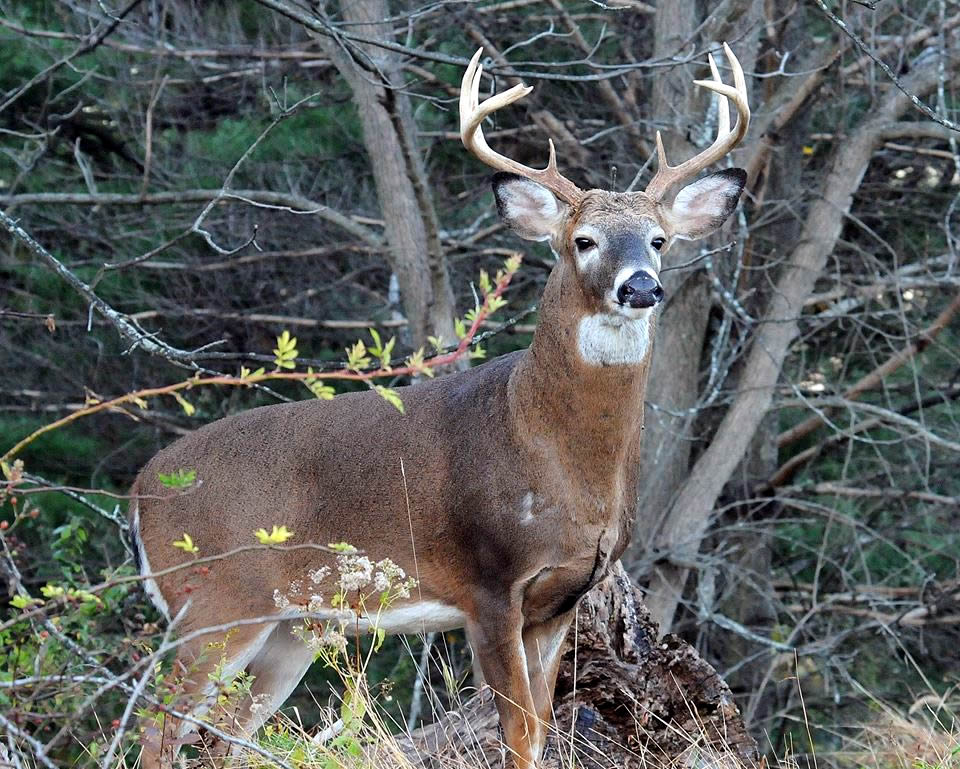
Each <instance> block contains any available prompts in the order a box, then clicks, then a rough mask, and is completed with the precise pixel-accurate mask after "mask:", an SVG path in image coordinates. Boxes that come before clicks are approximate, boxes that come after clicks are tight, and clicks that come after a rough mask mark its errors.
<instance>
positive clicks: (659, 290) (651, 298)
mask: <svg viewBox="0 0 960 769" xmlns="http://www.w3.org/2000/svg"><path fill="white" fill-rule="evenodd" d="M617 301H618V302H620V304H622V305H625V306H627V307H632V308H634V309H640V308H644V307H653V306H654V305H657V304H659V303H660V302H662V301H663V286H661V285H660V281H659V280H657V279H656V278H655V277H653V276H652V275H651V274H650V273H649V272H647V271H646V270H637V271H636V272H635V273H633V275H631V276H630V277H629V278H627V279H626V280H625V281H623V283H621V284H620V287H619V288H618V289H617Z"/></svg>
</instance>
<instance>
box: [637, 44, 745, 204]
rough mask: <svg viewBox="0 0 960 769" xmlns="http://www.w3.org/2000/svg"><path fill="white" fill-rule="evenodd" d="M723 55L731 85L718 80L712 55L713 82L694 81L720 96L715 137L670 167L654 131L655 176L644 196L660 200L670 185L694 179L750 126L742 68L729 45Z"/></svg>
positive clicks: (735, 142)
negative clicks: (732, 121) (733, 123)
mask: <svg viewBox="0 0 960 769" xmlns="http://www.w3.org/2000/svg"><path fill="white" fill-rule="evenodd" d="M723 52H724V54H725V55H726V57H727V61H728V62H730V69H731V70H732V71H733V83H734V84H733V85H732V86H731V85H727V84H726V83H724V82H723V81H722V80H721V78H720V71H719V70H718V69H717V63H716V62H715V61H714V59H713V56H712V55H711V56H709V60H710V73H711V75H712V76H713V79H712V80H694V81H693V82H694V85H698V86H702V87H704V88H709V89H710V90H711V91H713V92H714V93H716V94H717V95H718V96H719V97H720V104H719V109H720V117H719V120H718V121H717V138H716V139H715V140H714V142H713V144H711V145H710V146H709V147H708V148H707V149H705V150H704V151H703V152H701V153H700V154H699V155H697V156H696V157H692V158H690V159H689V160H687V161H685V162H683V163H681V164H680V165H678V166H671V165H669V164H668V163H667V153H666V152H665V151H664V149H663V140H662V139H661V138H660V132H659V131H657V165H658V167H657V173H656V174H655V175H654V177H653V179H652V180H651V181H650V184H648V185H647V189H646V193H647V194H648V195H650V196H651V197H653V198H658V199H659V198H662V197H663V196H664V195H665V194H666V192H667V190H669V189H670V187H672V186H673V185H675V184H677V183H679V182H681V181H683V180H684V179H688V178H690V177H691V176H694V175H696V174H698V173H700V171H702V170H703V169H704V168H706V167H707V166H709V165H711V164H713V163H716V162H717V161H718V160H720V159H721V158H722V157H723V156H724V155H726V154H727V153H729V152H730V151H731V150H733V148H734V147H736V146H737V145H738V144H739V143H740V142H741V141H742V140H743V137H744V136H745V135H746V133H747V128H748V126H749V125H750V105H749V103H748V100H747V81H746V78H744V76H743V69H742V68H741V66H740V62H739V61H738V60H737V57H736V56H735V55H734V53H733V51H731V50H730V46H729V45H727V44H726V43H724V44H723ZM728 99H729V100H730V101H732V102H733V106H734V107H735V108H736V110H737V124H736V126H734V128H733V130H732V131H731V130H730V112H729V109H728V105H727V100H728Z"/></svg>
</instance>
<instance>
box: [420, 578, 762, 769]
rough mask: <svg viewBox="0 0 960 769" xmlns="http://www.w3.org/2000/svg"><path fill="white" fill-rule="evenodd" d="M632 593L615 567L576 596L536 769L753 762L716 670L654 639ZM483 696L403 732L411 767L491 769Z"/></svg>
mask: <svg viewBox="0 0 960 769" xmlns="http://www.w3.org/2000/svg"><path fill="white" fill-rule="evenodd" d="M640 601H641V595H640V592H639V590H638V589H637V588H636V587H635V586H634V585H633V583H632V582H631V581H630V577H629V576H628V575H627V574H626V572H625V571H624V570H623V568H622V567H621V566H620V564H619V563H618V564H617V565H616V566H615V568H614V570H613V572H612V573H611V574H610V576H608V577H607V579H605V580H604V581H603V582H601V583H600V584H599V585H597V587H596V588H594V589H593V590H592V591H591V592H590V593H588V594H587V596H586V597H585V598H584V599H583V601H582V602H581V604H580V607H579V614H578V620H577V626H576V631H575V633H574V632H571V634H570V636H569V637H568V638H567V641H566V643H567V650H566V652H565V655H564V660H563V664H562V666H561V668H560V676H559V679H558V682H557V690H556V695H555V698H554V709H555V714H556V724H555V726H556V729H554V730H552V733H551V737H550V739H549V742H548V745H547V750H546V753H545V756H544V760H543V767H544V769H560V767H563V766H570V765H571V761H570V759H571V751H572V752H573V753H575V754H576V755H575V758H576V765H577V766H582V767H589V768H591V769H594V768H595V769H600V768H601V767H602V768H604V769H606V768H607V767H609V768H610V769H613V767H617V769H622V768H624V767H626V768H629V767H639V766H644V767H657V766H664V767H666V766H670V767H675V766H694V765H698V766H701V765H703V762H707V763H709V764H710V765H714V766H717V765H722V766H731V767H733V766H740V767H743V766H747V767H749V766H753V765H755V764H757V762H758V759H759V756H758V753H757V746H756V742H755V741H754V740H753V738H752V737H750V735H749V734H748V732H747V730H746V728H745V726H744V724H743V720H742V718H741V717H740V713H739V712H738V710H737V708H736V706H735V705H734V702H733V697H732V696H731V693H730V689H729V688H728V687H727V685H726V684H725V683H724V682H723V680H722V679H721V678H720V676H719V675H718V674H717V672H716V671H715V670H714V669H713V668H712V667H711V666H710V665H708V664H707V663H706V662H704V660H703V659H702V658H701V657H700V656H699V654H697V652H696V650H695V649H694V648H693V647H692V646H690V645H689V644H687V643H686V642H685V641H683V640H681V639H680V638H678V637H676V636H672V635H668V636H666V637H664V638H662V639H659V640H658V635H659V633H658V630H657V627H656V625H654V624H653V622H652V620H651V619H650V614H649V612H648V611H647V610H646V608H645V607H644V606H643V605H642V603H641V602H640ZM497 723H498V722H497V713H496V710H495V708H494V704H493V694H492V692H491V691H490V690H489V689H484V690H482V691H480V692H479V693H478V694H476V695H474V696H473V697H472V698H470V699H469V700H467V701H466V702H465V703H464V705H463V707H462V708H461V709H460V710H458V711H455V712H452V713H448V714H447V715H446V716H445V717H444V718H443V719H442V720H441V721H439V722H438V723H436V724H433V725H431V726H427V727H424V728H423V729H419V730H417V731H416V732H414V733H413V735H412V736H411V738H409V739H408V740H407V741H406V742H405V743H404V746H403V747H404V751H405V753H406V754H407V756H408V758H409V759H410V760H411V762H412V763H413V764H414V765H415V766H419V767H424V769H440V767H444V766H450V765H451V763H450V762H451V761H453V760H458V761H462V762H463V763H465V764H468V765H472V766H500V765H501V763H502V761H503V756H502V749H503V748H502V742H501V740H500V737H499V734H498V726H497Z"/></svg>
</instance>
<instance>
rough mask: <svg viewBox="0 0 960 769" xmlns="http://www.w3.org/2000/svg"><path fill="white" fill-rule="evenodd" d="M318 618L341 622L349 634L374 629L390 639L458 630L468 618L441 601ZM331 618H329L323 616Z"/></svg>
mask: <svg viewBox="0 0 960 769" xmlns="http://www.w3.org/2000/svg"><path fill="white" fill-rule="evenodd" d="M318 614H319V618H320V619H321V620H323V619H329V620H333V621H339V622H342V623H343V624H344V627H345V629H346V630H348V631H351V632H352V631H359V632H361V633H367V632H369V631H370V630H372V629H373V628H377V629H379V630H383V631H384V632H385V633H389V634H391V635H395V634H405V633H430V632H434V631H439V632H443V631H446V630H455V629H456V628H461V627H463V626H464V625H466V624H467V619H466V615H464V613H463V612H462V611H460V610H459V609H458V608H457V607H456V606H451V605H450V604H447V603H443V602H442V601H418V602H417V603H408V604H403V605H402V606H391V607H389V608H386V609H383V610H381V611H379V612H370V613H369V614H361V615H360V616H357V614H356V613H354V612H352V611H345V610H335V609H334V610H329V611H328V612H327V611H321V612H318ZM326 614H329V617H326V616H324V615H326Z"/></svg>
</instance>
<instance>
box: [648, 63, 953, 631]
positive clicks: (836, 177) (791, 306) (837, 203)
mask: <svg viewBox="0 0 960 769" xmlns="http://www.w3.org/2000/svg"><path fill="white" fill-rule="evenodd" d="M935 74H936V73H935V72H934V71H933V70H932V69H931V68H929V67H928V68H925V69H920V70H916V71H915V72H914V73H913V74H912V75H911V76H910V77H909V78H907V82H906V86H907V88H908V89H909V90H911V91H913V92H914V93H916V94H917V95H919V96H923V95H924V94H926V93H927V92H929V90H930V89H932V88H933V87H934V86H935V85H936V79H935ZM909 106H910V102H909V99H908V98H907V97H906V96H905V95H904V94H902V93H901V92H900V91H895V92H893V93H892V94H889V95H888V96H887V97H886V98H885V99H884V101H883V102H882V103H881V104H880V105H878V107H877V108H876V109H874V110H872V111H870V112H869V113H868V115H869V116H870V117H869V119H868V120H866V121H865V122H864V123H862V124H861V125H860V126H859V128H857V129H856V130H854V131H852V132H851V134H850V137H849V139H848V140H847V141H846V142H845V143H843V144H841V145H839V146H838V147H837V150H836V152H835V154H834V158H833V162H832V163H831V165H830V170H829V171H828V172H827V175H826V178H825V179H824V183H823V186H822V188H821V192H820V196H818V197H817V198H816V200H815V201H814V203H813V204H812V205H811V207H810V211H809V213H808V214H807V218H806V221H805V223H804V227H803V233H802V235H801V236H800V239H799V241H798V245H797V246H796V247H795V248H794V249H793V250H792V251H791V252H790V256H789V259H788V260H787V263H786V265H785V266H784V268H783V270H782V271H781V273H780V275H779V276H778V279H777V282H776V287H775V289H774V291H773V292H771V299H770V302H769V305H768V307H767V310H766V313H765V315H764V318H763V322H762V323H761V324H760V325H759V327H758V329H757V331H756V332H755V335H754V339H753V344H752V346H751V349H750V353H749V355H748V357H747V361H746V364H745V366H744V371H743V376H742V377H741V381H742V382H744V383H747V382H749V385H750V386H749V388H744V389H741V390H740V392H739V393H738V394H737V396H736V398H735V399H734V402H733V404H732V406H731V407H730V409H729V410H728V411H727V413H726V415H725V416H724V418H723V421H722V422H721V424H720V427H719V429H718V430H717V433H716V435H715V436H714V439H713V441H712V442H711V444H710V447H709V448H708V449H707V450H706V451H705V452H704V453H703V455H702V456H701V457H700V458H699V459H698V460H697V463H696V464H695V465H694V468H693V470H692V471H691V473H690V476H689V478H688V480H687V481H686V483H685V484H684V486H683V488H682V489H681V490H680V493H679V494H678V496H677V499H676V501H675V502H674V504H673V506H672V508H671V510H670V514H669V516H668V518H667V525H666V526H665V528H664V530H663V532H662V540H661V541H662V542H663V543H664V545H665V546H666V547H667V548H669V550H670V552H671V555H675V556H677V557H676V559H675V560H674V561H673V562H666V563H662V564H660V565H658V566H657V567H656V569H655V570H654V573H653V575H652V577H651V581H650V594H649V595H648V605H649V606H650V611H651V613H652V614H653V616H654V617H655V618H668V620H669V619H670V618H672V617H673V615H674V613H675V611H676V608H677V605H678V604H679V601H680V598H681V593H682V590H683V585H684V583H685V582H686V578H687V575H688V573H689V567H688V566H687V565H686V564H688V563H691V562H693V561H694V560H695V559H696V557H697V551H698V550H699V549H700V543H701V541H702V539H703V536H704V534H705V532H706V529H707V526H708V524H709V521H710V515H711V513H712V511H713V508H714V505H715V503H716V501H717V497H718V496H719V495H720V492H721V491H722V489H723V487H724V485H725V484H726V483H727V481H728V480H729V479H730V477H731V475H732V473H733V472H734V469H735V468H736V467H737V465H738V464H739V463H740V461H741V459H742V458H743V456H744V454H745V452H746V451H747V448H748V447H749V445H750V442H751V441H752V440H753V437H754V434H755V433H756V431H757V429H758V428H759V426H760V425H761V423H762V421H763V419H764V417H765V415H766V413H767V410H768V409H769V408H770V404H771V402H772V400H773V391H774V388H775V387H776V384H777V381H778V379H779V377H780V371H781V368H782V367H783V362H784V359H785V358H786V355H787V352H788V351H789V348H790V345H791V343H792V342H793V340H794V338H795V337H796V335H797V331H798V318H799V316H800V313H801V312H802V310H803V303H804V300H805V299H806V298H807V297H808V296H809V295H810V293H811V292H812V291H813V287H814V284H815V282H816V280H817V278H818V277H819V276H820V274H821V272H822V271H823V269H824V267H825V266H826V262H827V259H828V258H829V256H830V254H831V252H832V251H833V248H834V246H835V245H836V243H837V239H838V238H839V237H840V233H841V230H842V228H843V224H844V221H845V217H846V215H847V213H848V212H849V210H850V205H851V203H852V202H853V195H854V193H855V192H856V191H857V188H858V187H859V186H860V181H861V179H862V178H863V175H864V173H866V170H867V166H868V165H869V163H870V158H871V156H872V155H873V151H874V149H875V148H876V146H877V144H878V143H879V142H880V141H882V140H883V137H884V129H885V128H887V127H888V126H889V125H890V124H892V123H893V121H894V120H896V119H897V118H898V117H899V116H900V115H902V114H903V113H904V112H905V111H906V110H907V109H908V108H909Z"/></svg>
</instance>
